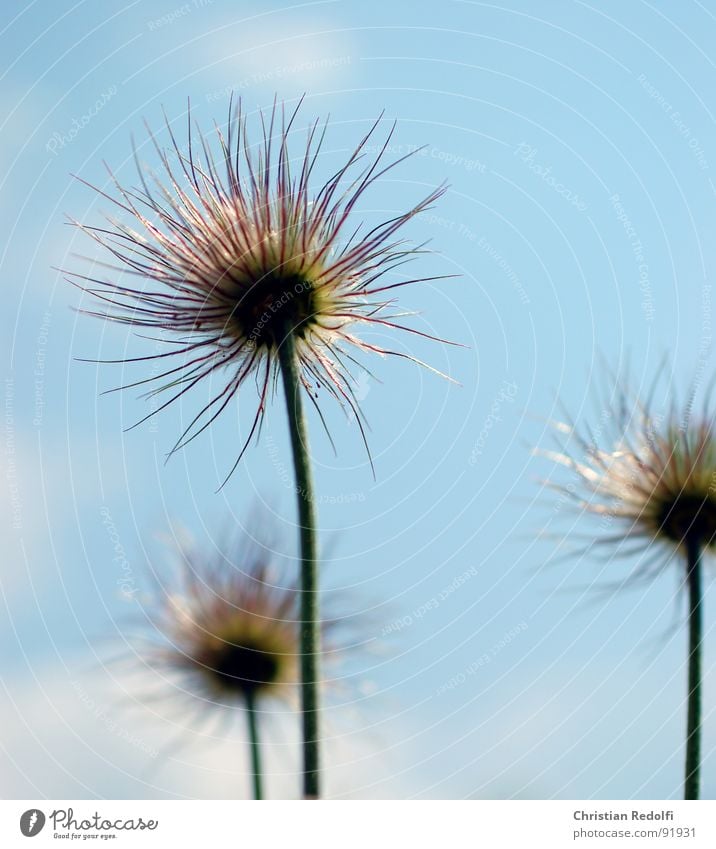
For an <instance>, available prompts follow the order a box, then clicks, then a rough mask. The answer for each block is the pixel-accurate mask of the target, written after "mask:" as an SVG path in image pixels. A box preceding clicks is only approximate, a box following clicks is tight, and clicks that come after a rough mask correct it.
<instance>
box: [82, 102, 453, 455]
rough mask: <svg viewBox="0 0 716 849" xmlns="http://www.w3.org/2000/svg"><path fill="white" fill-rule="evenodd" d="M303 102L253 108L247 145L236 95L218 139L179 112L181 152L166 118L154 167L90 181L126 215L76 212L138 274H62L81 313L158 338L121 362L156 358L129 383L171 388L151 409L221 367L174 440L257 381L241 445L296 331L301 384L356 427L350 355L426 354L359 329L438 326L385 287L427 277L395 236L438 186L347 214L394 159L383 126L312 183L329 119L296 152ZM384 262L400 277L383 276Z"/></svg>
mask: <svg viewBox="0 0 716 849" xmlns="http://www.w3.org/2000/svg"><path fill="white" fill-rule="evenodd" d="M299 106H300V104H299ZM297 113H298V107H297V108H296V110H295V111H294V112H293V113H292V114H291V115H290V116H289V117H288V118H287V117H286V115H285V113H284V111H283V109H278V108H277V107H276V105H274V107H273V109H272V111H271V113H270V115H269V116H268V118H265V117H264V116H263V115H261V116H260V122H261V128H262V137H261V141H260V144H259V145H258V146H257V147H253V146H252V145H251V142H250V138H249V133H248V130H247V125H246V119H245V117H244V116H243V114H242V112H241V107H240V104H239V106H238V108H236V109H234V108H233V106H231V105H230V107H229V121H228V125H227V127H226V128H225V130H221V129H220V128H218V127H217V129H216V139H215V141H216V144H215V146H214V148H213V149H212V144H211V143H210V141H209V140H208V139H206V138H204V137H203V136H201V135H200V134H199V135H198V137H197V133H196V131H195V132H194V134H193V135H192V128H191V123H189V129H188V145H187V147H186V149H184V150H182V149H181V148H180V147H179V144H178V141H177V139H176V137H175V135H174V133H173V131H172V129H171V127H170V126H169V124H168V123H167V129H168V131H169V134H170V137H171V142H172V146H171V148H170V149H169V150H162V149H161V148H160V147H159V145H158V144H156V142H155V146H156V149H157V153H158V155H159V157H160V159H161V162H162V166H163V169H164V176H163V178H161V179H160V178H155V177H152V178H147V177H146V176H145V174H144V172H143V170H142V169H140V186H139V187H138V188H134V189H125V188H123V187H122V186H121V185H120V184H119V183H118V181H117V180H116V179H115V178H114V176H113V175H112V174H111V172H110V176H111V179H112V181H113V184H114V188H115V192H116V196H115V197H114V198H112V197H110V196H109V195H108V194H105V192H104V191H101V190H98V191H101V194H102V195H103V196H104V197H105V198H107V199H109V200H110V201H112V202H113V203H114V204H115V206H116V207H117V208H118V209H119V211H120V212H121V213H122V216H123V220H121V221H120V220H115V219H114V218H108V219H107V220H108V224H107V225H106V226H104V227H93V226H84V225H81V224H79V223H78V222H74V223H75V224H77V226H79V227H81V229H82V230H83V231H84V232H85V233H87V234H88V235H89V236H91V237H92V238H93V239H94V240H95V241H96V242H97V243H99V244H100V245H101V246H102V248H103V249H104V250H105V251H107V252H108V253H109V255H110V256H111V258H112V262H111V264H110V265H109V268H110V270H111V271H113V272H115V273H121V272H124V273H128V274H129V275H131V276H132V277H133V278H136V279H139V280H140V281H143V284H142V285H141V286H139V285H138V286H137V287H134V286H125V285H121V284H120V283H117V282H113V280H112V279H111V276H110V277H109V278H106V277H96V276H94V275H93V276H89V275H81V274H76V273H72V274H71V279H72V280H73V281H76V283H77V285H79V286H80V287H81V288H82V289H83V290H84V291H86V292H87V293H89V294H90V295H91V296H92V297H93V298H94V299H95V300H96V301H97V302H98V303H99V304H100V305H101V306H102V310H85V311H86V312H88V313H89V314H91V315H96V316H100V317H102V318H106V319H110V320H112V321H115V322H119V323H122V324H127V325H130V326H132V327H133V328H135V329H136V330H137V331H138V332H139V333H141V334H142V335H147V333H149V334H154V335H155V336H156V338H157V342H159V343H160V344H166V345H167V346H168V350H166V351H162V352H161V353H156V352H155V353H154V354H149V355H148V356H146V357H139V358H135V359H134V360H125V361H124V362H136V361H142V362H144V361H146V360H157V362H158V363H159V364H160V367H158V368H155V369H154V371H153V373H152V374H151V375H150V376H149V377H148V378H145V379H143V380H138V381H136V382H135V383H131V384H129V385H130V386H139V385H142V386H143V387H145V388H146V387H149V392H148V393H147V395H148V396H150V397H152V396H155V395H158V394H161V393H164V394H165V395H167V396H168V397H167V400H165V401H164V402H163V403H162V404H161V405H155V408H154V409H153V410H152V411H151V412H150V413H149V415H148V416H147V417H146V418H149V417H150V416H152V415H155V414H157V413H158V412H159V411H161V410H162V409H164V408H165V407H166V406H167V405H168V404H170V403H171V402H172V401H175V400H178V399H179V398H181V397H182V396H183V395H184V393H186V392H187V391H189V390H190V389H191V388H193V387H194V386H196V385H197V384H198V383H199V382H200V381H202V380H204V379H205V378H209V377H210V376H211V375H213V374H214V373H215V372H218V371H222V372H224V373H225V380H224V381H222V385H221V388H220V390H219V391H218V393H217V394H216V395H215V396H214V397H213V398H212V400H211V401H210V402H209V403H208V404H206V406H204V407H203V408H202V409H201V410H199V412H198V413H197V415H196V416H195V417H194V418H193V420H192V421H191V422H190V424H189V426H188V427H187V428H186V430H185V431H184V432H183V433H182V434H181V436H180V437H179V439H178V440H177V442H176V444H175V445H174V448H173V449H172V451H175V450H177V449H178V448H180V447H182V446H183V445H186V444H187V443H188V442H189V441H191V440H192V439H193V438H194V437H195V436H197V435H198V434H199V433H201V432H202V431H203V430H204V429H205V428H206V427H208V426H209V424H211V422H213V421H214V419H215V418H216V417H217V416H218V415H219V414H220V413H221V412H222V411H223V410H224V409H225V408H226V407H227V405H228V404H229V402H230V401H231V399H232V398H233V396H234V395H235V394H236V393H237V392H238V390H239V388H240V387H241V386H242V385H243V384H244V383H245V382H246V381H248V380H251V382H254V383H255V385H256V386H257V388H258V405H257V409H256V415H255V418H254V421H253V425H252V427H251V429H250V432H249V434H248V437H247V439H246V441H245V444H244V449H245V448H246V445H247V444H248V442H249V441H250V440H251V438H252V436H253V435H254V434H255V433H256V432H257V431H258V426H259V424H260V421H261V419H262V417H263V415H264V412H265V409H266V403H267V396H268V393H269V390H270V387H271V386H272V385H273V383H272V379H273V377H274V376H275V373H276V370H277V368H278V354H277V351H278V348H279V346H280V345H281V344H282V341H283V340H284V339H285V338H286V336H287V335H288V334H291V335H292V336H293V337H294V339H295V342H296V348H297V352H298V357H299V364H300V372H301V381H302V383H303V386H304V388H305V389H306V390H307V391H308V392H309V393H310V397H311V400H312V401H313V402H314V404H316V403H317V402H316V400H315V397H314V395H315V390H316V387H323V388H324V389H325V390H327V392H328V393H329V394H330V395H331V396H332V397H334V398H335V399H336V400H337V401H338V402H339V403H341V404H343V405H345V406H346V407H347V408H348V409H349V410H350V411H352V413H353V414H354V415H355V417H356V418H357V420H358V422H359V425H360V424H361V422H360V415H359V412H360V411H359V408H358V399H357V397H356V394H355V391H354V390H355V386H356V378H355V377H354V375H353V374H352V373H351V368H350V367H351V366H353V365H355V364H356V359H355V356H356V354H357V353H360V352H364V353H365V352H372V353H378V354H388V355H394V356H399V357H402V358H404V359H409V360H414V361H415V362H420V361H419V360H416V359H415V358H414V357H412V356H410V355H408V354H405V353H403V352H394V351H391V350H390V349H387V348H384V347H382V346H380V345H378V344H375V343H369V342H367V341H365V340H363V339H361V338H360V337H359V336H358V335H357V333H358V332H359V331H360V330H361V328H366V327H374V328H380V329H386V328H392V329H397V330H402V331H407V332H410V333H413V334H416V335H418V336H424V337H426V336H427V338H431V339H432V338H434V337H431V336H428V334H425V333H422V332H421V331H418V330H417V329H415V328H412V327H410V326H409V325H408V324H406V323H405V322H404V318H405V316H406V315H407V314H406V313H405V312H402V311H398V310H397V309H396V306H395V300H394V298H393V295H394V293H395V292H397V290H398V289H399V288H400V287H402V286H405V285H408V284H412V283H417V282H420V281H424V280H429V279H437V278H434V277H433V278H406V277H403V276H399V272H398V269H401V271H402V266H403V265H404V264H405V263H406V262H407V261H409V260H411V259H413V258H414V257H415V256H416V255H417V254H419V253H421V249H420V247H412V246H410V245H407V244H406V243H405V242H404V241H403V240H402V239H400V238H397V234H398V231H399V230H401V228H402V227H403V225H404V224H406V223H407V222H408V221H409V220H410V219H411V218H413V217H414V216H415V215H417V214H419V213H420V212H423V211H425V210H426V209H428V208H429V207H430V205H431V204H432V203H433V202H434V201H436V200H437V199H438V198H439V197H440V196H441V195H442V194H443V192H444V188H442V187H441V188H438V189H436V190H435V191H433V192H431V193H430V194H429V195H428V196H427V197H426V198H425V199H424V200H422V201H420V202H419V203H418V204H417V205H416V206H414V207H412V208H411V209H409V210H408V211H407V212H405V213H402V214H397V215H394V216H391V217H390V218H389V219H388V220H387V221H384V222H383V223H382V224H379V225H378V226H375V227H372V228H371V229H370V230H368V231H367V232H364V231H363V229H362V227H361V226H358V227H356V225H355V223H352V222H353V219H354V216H355V206H356V204H357V203H358V201H359V200H360V199H361V197H362V196H363V195H364V193H365V192H366V191H367V190H368V189H369V188H370V187H371V186H372V185H373V184H374V183H375V181H376V180H377V179H378V178H380V177H381V176H382V175H383V174H385V172H386V171H387V170H389V169H390V168H392V167H393V165H395V164H397V163H396V162H393V163H392V164H389V165H385V164H384V162H383V160H384V157H385V154H386V151H387V148H388V145H389V142H390V139H391V137H392V134H393V130H391V131H390V132H389V133H388V136H387V139H385V141H384V143H383V144H382V145H381V146H379V152H378V154H377V155H376V156H374V157H373V158H372V159H369V158H368V159H367V161H366V158H367V151H368V143H369V141H370V140H371V139H372V138H373V137H374V135H375V133H376V131H377V127H378V122H376V123H375V124H374V125H373V127H372V128H371V130H370V131H369V132H368V133H367V134H366V135H365V136H364V137H363V138H362V139H361V140H360V142H359V143H358V145H357V147H356V149H355V150H354V151H353V152H352V153H351V154H350V155H349V156H348V159H347V161H346V162H345V164H344V165H343V166H342V167H340V168H339V169H338V170H337V171H336V172H334V173H333V176H332V177H331V178H330V179H329V180H328V181H327V182H325V183H324V184H323V185H322V186H321V187H320V188H318V189H317V190H315V191H314V190H312V189H311V183H312V180H313V175H314V172H315V171H316V170H317V160H318V157H319V153H320V150H321V145H322V142H323V138H324V135H325V132H326V127H325V126H324V127H320V128H319V124H318V122H317V121H316V122H315V123H313V124H312V125H310V126H309V127H308V128H307V131H306V133H307V136H306V141H305V143H304V145H303V148H302V153H301V154H300V155H299V156H298V157H297V158H295V159H294V158H292V157H291V156H290V155H289V136H290V135H291V133H292V128H293V126H294V124H295V122H296V120H297ZM152 139H153V137H152ZM402 158H403V159H404V158H405V157H402ZM398 161H401V160H398ZM389 274H390V275H394V279H393V280H392V281H391V282H389V281H388V280H387V279H386V275H389ZM440 341H443V340H440ZM421 364H422V363H421ZM152 387H153V388H152ZM123 388H126V387H123ZM361 428H362V425H361ZM241 453H243V451H242V452H241ZM239 459H240V455H239ZM237 462H238V460H237Z"/></svg>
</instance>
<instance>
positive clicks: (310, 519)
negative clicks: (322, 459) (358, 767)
mask: <svg viewBox="0 0 716 849" xmlns="http://www.w3.org/2000/svg"><path fill="white" fill-rule="evenodd" d="M278 356H279V363H280V366H281V375H282V377H283V384H284V389H285V392H286V408H287V412H288V422H289V429H290V431H291V447H292V449H293V464H294V468H295V473H296V493H297V495H298V521H299V527H300V532H301V586H300V598H301V715H302V721H303V795H304V798H306V799H317V798H318V796H319V794H320V783H319V771H320V761H319V703H318V680H319V677H318V666H319V652H320V619H319V597H318V554H317V545H316V502H315V498H314V494H313V479H312V476H311V466H310V461H309V455H308V437H307V431H306V421H305V417H304V413H303V403H302V398H301V375H300V365H299V362H298V353H297V351H296V340H295V338H294V335H293V333H292V331H291V330H290V329H289V330H288V332H287V333H286V336H285V339H284V341H283V343H282V344H281V345H280V346H279V349H278Z"/></svg>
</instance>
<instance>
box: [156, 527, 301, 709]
mask: <svg viewBox="0 0 716 849" xmlns="http://www.w3.org/2000/svg"><path fill="white" fill-rule="evenodd" d="M177 553H178V560H179V574H180V576H181V581H180V584H179V586H176V587H173V586H170V587H169V588H167V592H166V595H164V596H163V597H162V598H159V597H158V598H156V599H154V600H153V601H154V604H153V607H152V609H150V613H149V617H150V621H151V622H152V624H153V626H154V628H155V629H156V633H157V635H158V637H159V644H158V645H155V646H154V648H153V649H152V650H151V651H150V656H149V662H150V664H151V665H153V666H156V667H158V668H170V669H174V670H177V671H179V672H181V673H183V674H184V676H185V677H186V678H187V681H188V683H187V685H186V687H185V689H187V690H188V691H189V692H191V693H195V694H199V695H201V696H204V697H206V698H209V699H211V700H215V701H218V702H220V703H229V704H230V703H233V702H237V701H238V702H245V701H246V700H247V699H249V698H264V697H266V696H272V697H278V698H284V699H287V698H289V697H290V696H291V695H292V693H293V689H294V686H295V684H296V683H297V681H298V676H299V670H298V660H299V657H300V650H299V633H298V623H299V606H298V605H299V597H298V591H297V589H296V588H295V586H293V585H290V586H288V587H282V586H278V585H277V584H276V583H273V582H272V574H271V572H272V570H271V568H270V564H269V559H268V558H269V554H268V553H267V551H266V550H265V549H263V548H262V547H260V546H258V545H256V544H254V543H250V542H249V541H247V540H243V541H242V540H240V541H238V542H236V543H234V544H233V545H232V546H231V551H230V552H227V553H226V554H217V553H216V552H212V553H210V554H209V555H206V554H204V553H203V552H202V551H201V550H200V549H199V548H198V547H197V546H196V545H195V544H192V545H188V544H184V545H183V546H182V547H181V548H180V549H179V550H178V552H177Z"/></svg>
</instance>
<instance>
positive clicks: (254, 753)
mask: <svg viewBox="0 0 716 849" xmlns="http://www.w3.org/2000/svg"><path fill="white" fill-rule="evenodd" d="M246 716H247V717H248V721H249V748H250V749H251V773H252V776H253V784H254V799H263V797H264V794H263V789H262V786H261V785H262V781H261V778H262V776H261V749H260V747H259V727H258V716H257V715H256V700H255V698H254V694H253V693H247V694H246Z"/></svg>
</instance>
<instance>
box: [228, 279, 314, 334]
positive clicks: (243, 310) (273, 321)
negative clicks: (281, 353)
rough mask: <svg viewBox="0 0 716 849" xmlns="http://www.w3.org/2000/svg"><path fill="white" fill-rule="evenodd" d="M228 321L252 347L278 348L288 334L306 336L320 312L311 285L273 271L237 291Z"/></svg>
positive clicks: (305, 280)
mask: <svg viewBox="0 0 716 849" xmlns="http://www.w3.org/2000/svg"><path fill="white" fill-rule="evenodd" d="M236 298H237V299H236V305H235V307H234V309H233V311H232V314H231V321H232V322H233V324H234V327H235V328H236V330H237V332H238V333H239V334H240V336H241V337H242V338H244V339H246V340H248V342H249V345H250V346H251V347H257V348H261V347H263V348H272V349H275V348H277V347H278V346H279V345H280V344H281V341H282V340H283V339H284V338H285V336H286V334H287V333H295V334H297V335H299V336H301V337H303V336H305V335H306V333H307V331H308V329H309V327H310V326H311V324H312V323H313V322H314V319H315V317H316V315H317V313H318V312H319V306H320V305H319V298H318V294H317V289H316V287H315V286H314V284H313V283H312V282H311V281H310V280H308V279H307V278H305V277H302V276H301V275H297V274H288V275H283V274H281V273H280V272H277V271H272V272H270V273H268V274H266V275H264V276H263V277H261V278H260V279H259V280H257V281H255V282H253V283H252V284H251V285H250V286H242V287H241V288H240V291H239V292H237V296H236Z"/></svg>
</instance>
